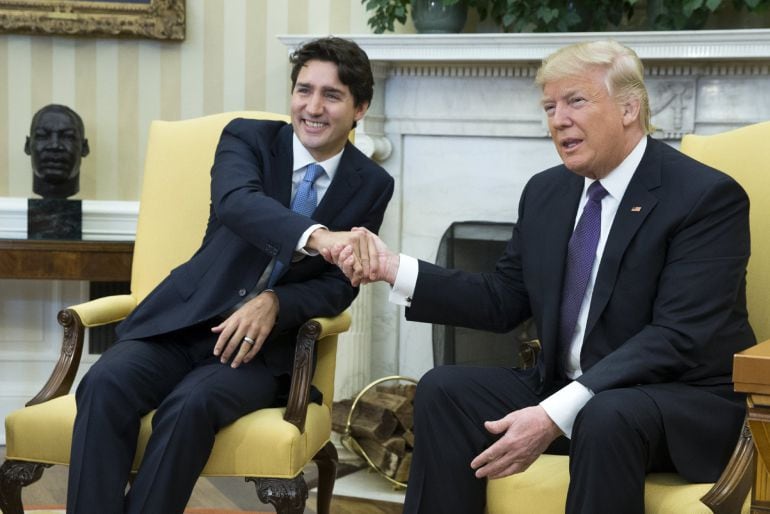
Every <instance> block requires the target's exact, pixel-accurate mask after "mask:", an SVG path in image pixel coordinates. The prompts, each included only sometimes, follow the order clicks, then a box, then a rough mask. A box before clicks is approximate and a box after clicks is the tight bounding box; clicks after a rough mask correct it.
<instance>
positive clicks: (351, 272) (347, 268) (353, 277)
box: [342, 255, 361, 287]
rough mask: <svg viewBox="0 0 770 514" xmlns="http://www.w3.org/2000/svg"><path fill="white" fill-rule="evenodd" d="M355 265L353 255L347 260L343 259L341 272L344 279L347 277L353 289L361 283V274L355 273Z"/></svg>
mask: <svg viewBox="0 0 770 514" xmlns="http://www.w3.org/2000/svg"><path fill="white" fill-rule="evenodd" d="M355 263H356V256H355V255H351V256H349V257H348V258H347V259H345V262H343V263H342V272H343V273H344V274H345V276H346V277H348V279H349V280H350V283H351V284H352V285H353V287H356V286H358V284H359V283H360V282H361V274H360V273H359V272H356V269H355Z"/></svg>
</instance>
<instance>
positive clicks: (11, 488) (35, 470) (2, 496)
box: [0, 460, 51, 514]
mask: <svg viewBox="0 0 770 514" xmlns="http://www.w3.org/2000/svg"><path fill="white" fill-rule="evenodd" d="M50 467H51V464H40V463H38V462H23V461H19V460H6V461H5V462H4V463H3V465H2V467H0V511H2V512H3V514H24V506H23V505H22V503H21V488H22V487H25V486H28V485H29V484H32V483H34V482H37V481H38V480H40V477H41V476H43V471H44V470H45V468H50Z"/></svg>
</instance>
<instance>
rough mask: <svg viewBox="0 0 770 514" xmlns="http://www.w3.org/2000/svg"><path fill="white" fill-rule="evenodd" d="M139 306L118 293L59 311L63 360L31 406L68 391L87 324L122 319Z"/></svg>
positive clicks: (29, 403)
mask: <svg viewBox="0 0 770 514" xmlns="http://www.w3.org/2000/svg"><path fill="white" fill-rule="evenodd" d="M134 307H136V299H135V298H134V297H133V296H131V295H116V296H108V297H105V298H99V299H96V300H92V301H90V302H86V303H81V304H78V305H73V306H71V307H69V308H66V309H63V310H61V311H59V314H58V316H57V320H58V321H59V324H60V325H61V326H62V328H63V329H64V336H63V338H62V344H61V350H60V353H59V360H58V361H57V362H56V366H55V367H54V369H53V371H52V372H51V376H49V377H48V381H47V382H46V383H45V385H44V386H43V388H42V389H41V390H40V392H38V393H37V394H36V395H35V397H34V398H32V399H31V400H30V401H28V402H27V406H30V405H35V404H37V403H42V402H45V401H48V400H50V399H52V398H56V397H58V396H63V395H65V394H67V393H68V392H69V390H70V388H71V387H72V383H73V382H74V381H75V375H76V374H77V371H78V366H79V365H80V357H81V355H82V353H83V339H84V335H85V329H86V327H97V326H99V325H106V324H107V323H113V322H115V321H120V320H122V319H123V318H125V317H126V316H128V314H129V313H130V312H131V311H132V310H133V309H134Z"/></svg>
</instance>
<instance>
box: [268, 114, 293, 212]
mask: <svg viewBox="0 0 770 514" xmlns="http://www.w3.org/2000/svg"><path fill="white" fill-rule="evenodd" d="M293 134H294V132H293V129H292V128H291V125H286V126H285V127H283V128H282V129H281V131H280V132H279V134H278V137H277V138H276V139H275V144H274V145H273V148H272V153H273V158H274V159H275V161H276V164H277V165H276V166H275V167H274V168H273V169H275V170H278V172H277V176H276V177H275V184H274V186H273V187H274V188H275V193H274V194H272V195H271V196H272V197H273V198H275V199H276V200H278V201H279V202H281V203H282V204H283V205H285V206H286V207H289V204H290V203H291V178H292V172H293V168H294V151H293V149H292V136H293ZM268 194H269V192H268Z"/></svg>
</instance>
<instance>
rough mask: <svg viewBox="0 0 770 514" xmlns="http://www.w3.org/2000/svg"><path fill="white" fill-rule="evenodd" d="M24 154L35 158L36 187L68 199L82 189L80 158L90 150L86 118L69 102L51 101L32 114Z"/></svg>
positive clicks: (42, 192)
mask: <svg viewBox="0 0 770 514" xmlns="http://www.w3.org/2000/svg"><path fill="white" fill-rule="evenodd" d="M24 153H26V154H27V155H29V156H30V157H31V158H32V171H33V173H34V176H33V179H32V190H33V191H34V192H35V193H36V194H39V195H40V196H42V197H43V198H68V197H70V196H72V195H74V194H76V193H77V192H78V191H79V190H80V160H81V159H82V158H83V157H85V156H87V155H88V153H89V148H88V139H86V137H85V129H84V127H83V120H82V119H81V118H80V116H79V115H78V113H76V112H75V111H73V110H72V109H70V108H69V107H67V106H66V105H58V104H50V105H46V106H45V107H43V108H41V109H40V110H39V111H37V112H36V113H35V115H34V116H33V117H32V123H31V124H30V127H29V136H27V141H26V142H25V143H24Z"/></svg>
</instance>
